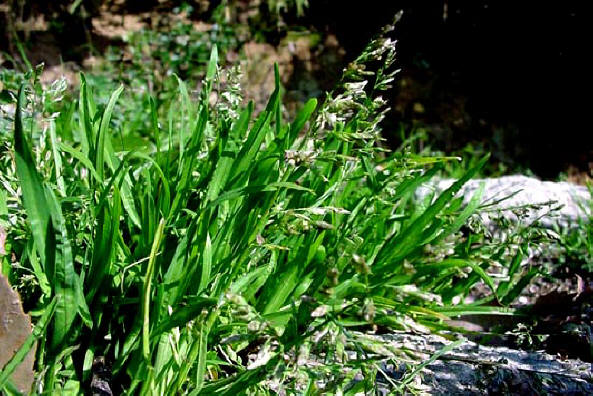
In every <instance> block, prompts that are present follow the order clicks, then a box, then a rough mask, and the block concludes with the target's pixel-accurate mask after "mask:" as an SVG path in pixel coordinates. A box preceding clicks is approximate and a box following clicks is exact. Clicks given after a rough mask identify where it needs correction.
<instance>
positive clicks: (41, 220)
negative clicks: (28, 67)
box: [14, 85, 53, 282]
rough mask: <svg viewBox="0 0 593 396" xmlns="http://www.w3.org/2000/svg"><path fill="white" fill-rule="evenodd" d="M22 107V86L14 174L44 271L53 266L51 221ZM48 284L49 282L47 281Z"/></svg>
mask: <svg viewBox="0 0 593 396" xmlns="http://www.w3.org/2000/svg"><path fill="white" fill-rule="evenodd" d="M24 106H25V86H24V85H21V86H20V88H19V92H18V97H17V104H16V114H15V122H14V151H15V162H16V173H17V176H18V178H19V182H20V186H21V191H22V199H23V206H24V208H25V211H26V212H27V220H28V222H29V224H30V225H31V232H32V234H33V238H34V239H35V246H36V247H37V252H38V253H39V257H40V258H41V264H42V265H43V267H44V270H45V271H47V267H51V266H53V263H50V262H49V261H53V246H51V245H48V244H47V241H48V238H49V235H48V234H49V233H51V218H50V213H49V210H48V203H47V199H46V197H45V192H44V188H43V179H42V178H41V175H39V173H38V172H37V168H36V165H35V160H34V159H33V154H32V152H31V148H30V145H29V143H28V141H27V138H26V136H25V133H24V129H23V110H22V109H23V107H24ZM49 281H50V282H51V281H52V279H49Z"/></svg>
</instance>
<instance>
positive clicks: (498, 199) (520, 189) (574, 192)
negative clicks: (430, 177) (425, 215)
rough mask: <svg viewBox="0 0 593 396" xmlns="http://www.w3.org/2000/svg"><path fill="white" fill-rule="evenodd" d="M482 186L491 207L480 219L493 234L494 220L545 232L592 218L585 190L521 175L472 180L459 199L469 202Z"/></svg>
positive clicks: (433, 185) (422, 193)
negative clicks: (533, 224)
mask: <svg viewBox="0 0 593 396" xmlns="http://www.w3.org/2000/svg"><path fill="white" fill-rule="evenodd" d="M454 182H455V180H454V179H442V180H438V181H436V182H434V181H433V182H430V183H428V184H427V185H424V186H422V187H421V188H419V189H418V190H417V191H416V197H417V198H418V199H424V198H426V197H427V196H428V195H429V194H431V193H432V192H435V193H437V194H438V193H439V192H442V191H444V190H445V189H447V188H449V187H450V186H451V185H452V184H453V183H454ZM481 183H484V194H483V196H482V202H483V204H485V205H488V206H487V207H485V208H484V209H485V210H482V212H481V214H480V217H481V218H482V220H483V221H484V224H485V225H486V226H487V227H488V228H490V229H491V230H492V229H496V224H495V223H496V222H495V219H496V218H497V217H498V216H499V215H502V217H503V218H505V219H507V220H509V221H511V222H513V223H517V222H519V221H521V222H522V223H523V224H525V225H528V224H530V223H532V222H535V223H537V224H540V225H542V226H544V227H545V228H554V227H555V226H560V227H561V228H573V227H577V226H578V225H579V221H580V220H583V221H586V220H587V219H588V217H589V216H591V215H592V213H591V205H590V204H589V203H588V202H589V201H590V200H591V194H590V193H589V191H588V189H587V188H586V187H583V186H577V185H575V184H572V183H567V182H549V181H541V180H538V179H536V178H533V177H527V176H520V175H518V176H504V177H500V178H491V179H475V180H470V181H469V182H468V183H466V184H465V186H464V187H463V188H462V189H461V191H460V192H459V193H458V196H463V197H464V201H465V202H466V203H467V202H469V200H470V199H471V197H472V196H473V195H474V193H475V192H476V191H477V189H478V188H479V187H480V184H481ZM505 198H506V199H505Z"/></svg>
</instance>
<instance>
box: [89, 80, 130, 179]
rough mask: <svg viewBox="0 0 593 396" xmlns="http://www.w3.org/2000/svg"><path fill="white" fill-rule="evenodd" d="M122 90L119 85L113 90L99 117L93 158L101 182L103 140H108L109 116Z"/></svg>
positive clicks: (103, 156)
mask: <svg viewBox="0 0 593 396" xmlns="http://www.w3.org/2000/svg"><path fill="white" fill-rule="evenodd" d="M123 90H124V86H123V85H120V86H119V88H117V89H116V90H115V92H113V93H112V94H111V97H110V98H109V102H108V103H107V107H106V108H105V112H104V113H103V116H102V117H101V124H100V125H99V134H98V135H97V139H96V140H97V142H96V144H95V146H96V147H97V153H96V157H95V170H96V171H97V174H98V175H99V179H101V180H103V177H104V163H105V160H104V158H105V140H106V139H108V138H109V136H108V135H107V132H108V129H109V123H110V122H111V114H112V113H113V108H114V106H115V102H117V99H118V98H119V96H120V95H121V93H122V92H123Z"/></svg>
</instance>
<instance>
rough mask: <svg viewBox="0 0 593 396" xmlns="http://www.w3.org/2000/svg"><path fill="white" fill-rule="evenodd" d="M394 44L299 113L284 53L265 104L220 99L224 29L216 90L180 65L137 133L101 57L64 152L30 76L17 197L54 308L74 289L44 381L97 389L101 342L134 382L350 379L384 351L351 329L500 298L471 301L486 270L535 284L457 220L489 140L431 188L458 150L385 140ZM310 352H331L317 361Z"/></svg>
mask: <svg viewBox="0 0 593 396" xmlns="http://www.w3.org/2000/svg"><path fill="white" fill-rule="evenodd" d="M377 59H382V61H383V66H381V67H380V68H379V70H378V71H374V72H373V71H372V70H371V69H370V65H371V64H372V62H373V61H375V60H377ZM394 59H395V52H394V49H393V43H392V42H391V41H390V40H389V39H387V38H384V37H381V38H379V39H377V40H375V41H373V42H372V43H371V44H370V45H369V47H368V48H367V50H366V51H365V53H364V54H363V55H361V57H359V58H358V59H357V60H356V61H355V62H354V63H353V64H352V65H351V66H350V67H349V68H348V69H347V70H346V73H345V80H344V81H343V84H342V88H341V90H340V91H339V93H337V94H335V96H331V95H330V96H328V97H327V99H326V101H325V103H324V104H322V105H321V106H318V105H317V102H316V100H310V101H309V102H307V103H306V104H305V105H304V106H303V108H302V110H301V112H300V113H299V114H298V116H297V117H296V118H295V120H294V121H293V122H285V121H284V120H283V116H282V106H281V94H282V91H281V87H280V83H279V76H278V69H277V68H276V89H275V91H274V92H273V93H272V94H271V97H270V100H269V102H268V105H267V107H266V108H265V110H264V111H263V112H262V113H260V114H259V115H257V116H254V115H253V105H252V104H248V105H247V106H246V107H244V108H237V107H234V108H232V107H231V108H228V106H227V107H224V108H223V107H222V106H221V105H220V103H219V104H214V105H211V104H210V101H209V99H210V96H211V95H210V94H211V90H212V89H213V83H214V82H215V81H216V78H217V52H216V48H214V49H213V51H212V54H211V57H210V63H209V66H208V69H207V70H208V71H207V75H206V79H205V81H204V84H203V86H202V91H201V93H200V97H199V98H198V99H197V100H196V99H193V98H192V97H191V96H190V95H189V93H188V90H187V88H186V87H185V85H184V83H183V82H182V81H181V80H178V81H177V85H178V93H179V94H178V102H176V104H174V105H172V106H171V108H172V109H173V108H174V109H175V110H174V111H169V116H168V117H167V119H166V120H161V119H160V116H159V114H158V111H157V110H158V109H157V107H156V102H155V101H154V100H152V99H149V100H145V101H143V105H144V107H142V106H139V110H138V111H144V112H146V113H147V114H148V115H149V118H150V119H151V123H150V125H144V128H145V130H141V131H138V132H137V135H136V136H135V137H136V138H137V139H140V140H141V142H142V144H140V143H137V144H135V147H134V148H128V147H127V146H126V144H125V138H129V137H130V136H122V134H121V131H122V130H123V131H130V129H129V127H128V126H126V120H125V119H121V118H120V117H118V116H117V113H118V105H119V102H120V101H121V100H122V99H121V98H122V97H124V95H125V92H122V88H118V89H117V90H116V91H115V92H114V93H113V94H112V95H111V97H110V99H109V100H108V101H106V102H104V103H106V104H104V105H101V106H99V105H97V103H96V102H95V98H94V97H93V95H92V90H91V87H90V86H89V84H88V83H87V82H86V80H85V78H84V76H81V87H80V96H79V99H78V105H77V106H72V105H71V106H65V107H64V109H63V110H62V112H61V113H60V114H59V116H58V117H57V118H55V119H53V120H51V122H50V124H51V128H50V130H51V131H53V132H52V134H51V136H50V138H49V139H50V141H51V145H50V147H49V148H48V149H47V150H48V151H47V153H48V154H47V157H48V158H50V159H51V160H50V161H48V160H47V159H46V156H45V154H44V156H39V155H35V153H38V152H39V150H40V147H32V145H31V142H32V141H37V142H39V141H40V140H35V139H32V137H31V136H29V132H28V130H27V128H25V127H24V125H25V123H24V119H25V115H26V114H28V113H27V112H26V103H25V102H26V101H25V94H24V89H23V88H21V91H20V94H19V102H18V105H17V112H16V122H15V128H14V138H15V146H14V150H15V156H16V173H17V176H18V180H19V181H18V184H19V186H20V188H21V198H20V205H22V207H23V208H24V211H25V212H24V213H23V212H18V211H17V212H16V213H18V214H19V216H21V217H25V218H26V219H27V226H26V227H24V229H25V230H26V231H25V237H26V238H25V240H26V241H28V242H26V243H25V244H24V245H23V246H21V250H20V251H19V252H18V253H19V256H18V259H19V262H20V265H21V266H22V267H25V268H27V269H28V271H30V272H31V273H33V274H34V277H35V281H36V283H35V284H36V285H37V288H36V293H37V295H38V296H39V297H40V300H39V301H40V302H39V306H40V308H42V307H51V308H52V309H53V304H55V312H54V313H53V316H52V317H51V321H50V323H49V327H48V332H47V335H46V341H45V343H41V344H40V345H39V352H38V368H40V369H41V368H45V369H46V370H45V372H44V373H45V377H44V380H43V381H42V385H41V386H42V389H43V391H44V392H48V393H55V392H60V391H65V389H67V388H69V387H74V388H80V389H87V388H88V386H89V382H90V378H91V374H92V373H91V366H92V362H93V359H94V358H95V357H98V356H104V357H105V358H106V360H107V361H109V362H111V364H112V371H113V382H112V387H113V391H114V393H125V394H171V395H172V394H192V395H193V394H198V393H201V394H215V393H216V394H239V393H244V392H246V391H248V392H252V393H253V394H261V393H266V392H271V390H270V389H272V384H276V385H275V386H277V387H281V388H282V387H285V388H288V389H297V388H299V389H303V388H302V387H305V388H307V389H309V390H308V391H307V392H308V394H317V393H316V392H319V390H315V389H316V385H315V381H316V380H317V379H320V378H325V380H326V383H327V384H328V385H327V386H328V387H327V388H326V389H325V390H324V392H325V393H333V392H341V390H343V388H344V387H345V386H346V385H347V384H348V383H349V381H351V380H352V379H353V376H354V374H355V373H357V372H361V373H363V375H365V381H364V382H362V383H361V384H363V385H360V386H365V387H367V386H372V385H373V383H374V380H373V377H372V375H371V374H369V373H372V372H373V367H374V364H375V362H374V360H373V359H371V358H369V356H368V355H367V352H369V351H368V347H367V346H365V345H359V344H358V343H357V341H356V340H355V339H353V338H352V337H351V333H350V331H351V330H353V329H358V330H363V331H364V330H365V329H368V328H369V327H370V326H373V325H376V326H381V327H383V328H387V329H398V330H411V329H413V330H415V331H438V330H439V329H442V328H444V327H445V326H444V324H443V320H444V319H446V318H447V316H446V315H447V314H451V315H455V314H459V313H463V312H475V311H479V310H480V309H481V308H482V307H480V306H479V304H476V305H474V306H471V307H469V306H453V305H452V303H451V301H452V298H453V297H455V296H462V297H463V296H465V295H467V294H468V292H469V290H470V288H471V287H472V286H473V285H474V284H475V283H477V282H480V281H483V282H485V283H486V284H488V285H489V286H490V287H491V288H492V290H493V295H494V296H498V295H500V297H501V300H502V301H503V302H504V303H505V304H506V303H508V302H509V301H510V299H511V297H514V296H516V294H517V293H516V290H517V286H516V283H512V284H510V283H503V284H501V285H499V286H498V288H496V287H495V285H494V283H493V281H492V279H491V278H490V277H489V275H488V274H487V272H486V270H487V269H488V267H489V265H490V261H488V260H485V259H483V254H482V253H483V252H482V251H481V250H480V249H481V247H480V246H477V245H476V244H475V243H472V241H476V239H472V237H471V236H470V237H469V239H468V240H467V243H465V241H463V240H461V239H455V238H461V237H460V236H459V234H458V231H459V229H460V228H461V227H462V225H463V224H464V223H465V222H466V221H467V219H468V218H469V217H470V216H471V214H472V213H473V212H474V210H476V209H477V207H478V205H479V203H480V200H481V192H479V193H478V194H477V195H476V197H474V199H472V201H471V202H470V204H469V205H468V206H467V207H466V208H464V207H462V206H461V198H455V193H456V192H457V191H458V190H459V189H460V188H461V186H462V185H463V183H465V182H466V181H467V180H468V179H470V178H471V177H472V176H473V175H474V174H475V173H476V172H477V171H478V170H479V169H480V167H482V166H483V165H484V163H485V161H486V158H483V159H481V160H480V161H479V162H478V163H477V165H476V166H475V167H473V168H471V169H470V170H469V171H468V172H467V173H466V174H464V175H463V176H462V177H461V178H460V180H459V181H458V182H457V183H455V184H454V185H453V186H452V187H451V188H450V189H448V190H447V191H445V192H444V193H442V194H441V195H440V196H439V197H436V199H434V200H433V201H431V202H428V201H427V202H425V204H424V205H416V204H414V202H413V199H412V198H413V196H414V192H415V190H416V188H417V187H418V186H419V185H420V184H422V183H424V182H426V181H427V180H429V179H430V178H431V177H432V176H433V175H434V174H435V173H436V172H437V171H438V170H439V169H440V165H439V164H440V163H442V162H444V161H446V160H448V159H447V158H421V159H418V158H414V157H412V156H410V155H407V154H402V153H389V152H388V151H387V150H385V149H384V148H382V144H381V138H380V134H379V129H378V126H377V125H378V124H379V121H380V120H381V119H382V117H383V115H384V113H385V102H384V101H383V100H382V99H381V97H380V96H379V94H380V92H382V91H383V90H385V89H386V88H387V86H388V85H389V83H390V82H391V81H392V80H393V78H394V76H395V71H393V70H392V65H393V63H394ZM365 67H366V68H365ZM367 85H368V86H367ZM103 100H104V99H103ZM38 127H39V126H35V127H34V128H38ZM129 133H130V134H132V132H129ZM427 164H428V165H427ZM15 211H16V209H15ZM451 238H454V240H456V241H457V242H456V243H457V246H455V249H449V247H448V245H447V243H448V242H447V241H449V240H450V239H451ZM503 250H504V248H503ZM504 251H505V252H507V253H508V251H507V250H504ZM502 255H503V253H502V252H501V257H502ZM517 255H518V256H520V255H521V252H517ZM517 260H519V261H520V257H519V258H518V259H517ZM517 270H518V268H516V266H514V265H513V268H512V270H511V276H512V275H514V273H515V272H517ZM496 293H498V295H497V294H496ZM53 301H56V302H55V303H54V302H53ZM48 309H49V308H47V309H46V312H49V311H48ZM497 310H500V311H505V310H504V309H497V308H493V307H486V309H485V312H486V311H487V312H495V311H497ZM506 312H508V311H506ZM44 318H47V315H46V316H44ZM324 334H325V335H324ZM346 350H350V351H354V352H355V354H356V358H355V359H353V358H352V357H350V358H347V357H346V353H345V351H346ZM309 354H310V355H311V356H312V357H313V356H316V357H318V358H319V357H321V356H323V359H324V362H325V364H326V366H325V368H324V369H321V368H320V369H319V370H311V369H309V368H307V366H306V365H302V364H298V358H300V357H302V358H305V359H306V358H307V356H309ZM286 356H289V358H288V359H287V358H286ZM337 367H347V368H348V370H346V371H344V370H342V369H337ZM406 381H408V378H407V379H406ZM404 385H405V383H403V384H402V386H404ZM352 389H358V388H357V387H355V388H352Z"/></svg>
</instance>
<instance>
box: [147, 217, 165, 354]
mask: <svg viewBox="0 0 593 396" xmlns="http://www.w3.org/2000/svg"><path fill="white" fill-rule="evenodd" d="M164 230H165V220H164V219H161V221H160V222H159V225H158V227H157V230H156V233H155V236H154V240H153V242H152V248H151V250H150V256H149V259H148V266H147V267H146V274H145V275H144V287H143V290H142V318H143V320H142V356H143V357H144V361H145V362H146V364H148V365H150V297H151V290H150V288H151V285H152V276H153V273H154V267H155V262H156V256H157V253H158V250H159V248H160V245H161V240H162V239H163V233H164Z"/></svg>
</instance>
